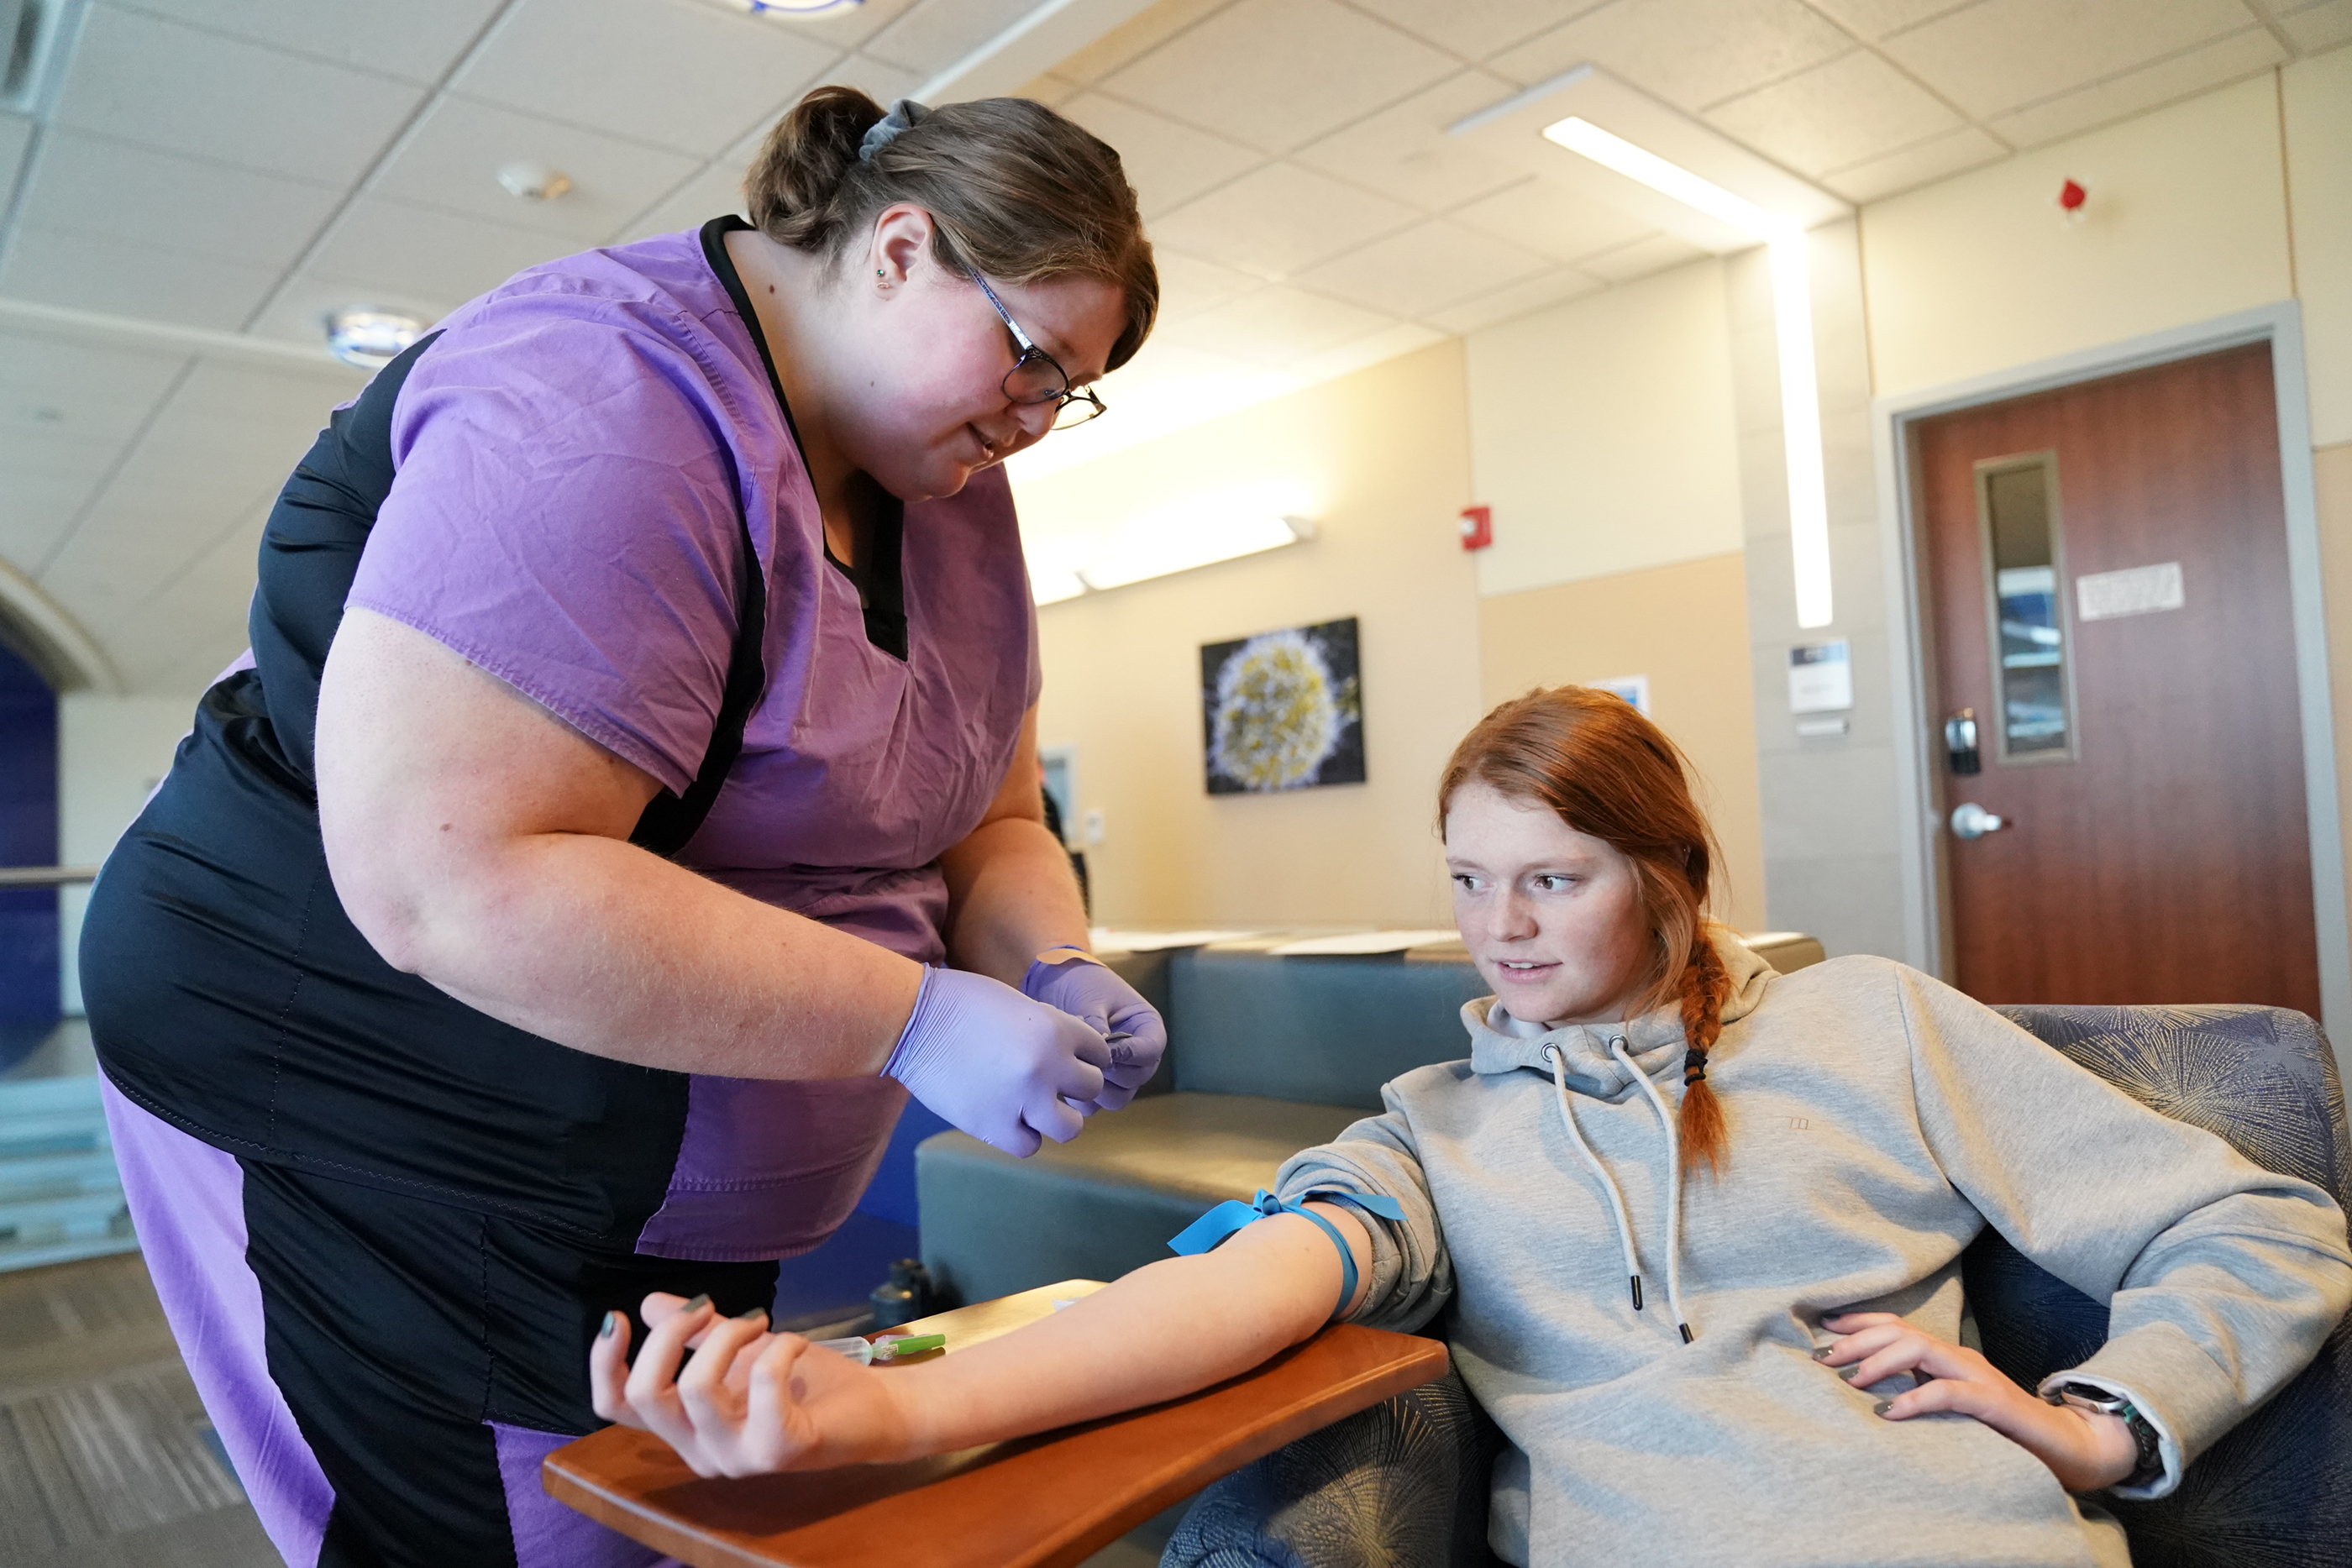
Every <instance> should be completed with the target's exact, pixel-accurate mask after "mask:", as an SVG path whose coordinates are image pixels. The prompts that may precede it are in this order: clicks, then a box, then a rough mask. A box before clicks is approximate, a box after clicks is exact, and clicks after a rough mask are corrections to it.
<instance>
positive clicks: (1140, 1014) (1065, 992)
mask: <svg viewBox="0 0 2352 1568" xmlns="http://www.w3.org/2000/svg"><path fill="white" fill-rule="evenodd" d="M1021 994H1022V995H1023V996H1025V997H1030V998H1034V999H1036V1000H1038V1001H1041V1002H1045V1003H1048V1004H1050V1005H1052V1006H1054V1007H1057V1008H1059V1009H1062V1010H1063V1011H1064V1012H1066V1013H1068V1014H1069V1015H1070V1016H1071V1017H1072V1018H1075V1019H1077V1020H1078V1021H1079V1022H1081V1023H1083V1024H1085V1025H1086V1026H1087V1028H1088V1029H1090V1030H1094V1031H1095V1032H1096V1033H1097V1034H1100V1035H1102V1036H1104V1037H1106V1038H1107V1040H1108V1042H1109V1045H1110V1066H1109V1067H1108V1068H1107V1069H1106V1070H1105V1071H1104V1072H1103V1087H1102V1092H1101V1093H1100V1094H1099V1095H1097V1096H1096V1097H1095V1102H1094V1103H1093V1104H1092V1105H1091V1106H1089V1107H1087V1109H1088V1110H1091V1111H1116V1110H1118V1108H1119V1107H1120V1106H1122V1105H1124V1104H1126V1103H1128V1102H1129V1101H1130V1100H1132V1099H1134V1098H1135V1092H1136V1091H1137V1090H1139V1089H1140V1088H1142V1087H1143V1086H1144V1084H1145V1083H1146V1082H1149V1081H1150V1077H1151V1075H1152V1073H1154V1072H1156V1071H1159V1068H1160V1055H1161V1053H1162V1052H1164V1051H1167V1049H1168V1026H1167V1024H1166V1023H1164V1022H1163V1021H1161V1019H1160V1012H1159V1009H1156V1008H1154V1007H1153V1006H1152V1005H1151V1004H1150V1002H1147V1001H1145V1000H1144V999H1143V998H1142V997H1141V996H1140V995H1139V994H1138V993H1137V991H1136V989H1135V988H1134V987H1133V986H1130V985H1129V984H1128V983H1127V982H1126V981H1125V980H1122V979H1120V978H1119V977H1118V974H1117V973H1115V972H1114V971H1113V970H1111V969H1110V968H1109V967H1108V966H1106V965H1105V964H1104V963H1103V961H1102V960H1101V959H1099V958H1097V957H1096V956H1094V955H1092V954H1091V953H1085V952H1081V951H1080V950H1078V949H1077V948H1076V947H1066V948H1060V947H1057V948H1055V949H1052V950H1051V951H1050V952H1049V953H1048V954H1047V955H1046V956H1042V957H1040V958H1039V959H1038V960H1037V961H1036V962H1035V963H1034V964H1032V965H1030V966H1029V972H1028V973H1027V974H1026V975H1024V976H1023V977H1022V978H1021Z"/></svg>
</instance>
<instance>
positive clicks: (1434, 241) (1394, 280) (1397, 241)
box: [1297, 218, 1553, 318]
mask: <svg viewBox="0 0 2352 1568" xmlns="http://www.w3.org/2000/svg"><path fill="white" fill-rule="evenodd" d="M1552 265H1553V264H1552V262H1551V260H1550V259H1549V257H1547V256H1538V254H1536V253H1535V252H1534V251H1531V250H1527V249H1524V248H1522V247H1520V246H1516V245H1513V244H1511V243H1510V242H1508V241H1507V240H1500V239H1496V237H1494V236H1493V235H1486V234H1479V233H1476V232H1475V231H1473V230H1471V229H1466V228H1464V227H1463V226H1462V225H1459V224H1453V223H1448V222H1446V221H1445V220H1444V219H1443V218H1438V219H1433V220H1432V221H1431V222H1428V223H1425V224H1417V225H1414V226H1413V227H1412V228H1409V229H1407V230H1405V231H1404V232H1403V233H1402V234H1394V235H1389V236H1388V237H1387V238H1386V239H1380V240H1374V241H1373V242H1372V243H1371V244H1370V245H1368V246H1364V247H1363V248H1362V249H1360V250H1353V251H1349V253H1348V254H1347V255H1345V256H1340V257H1339V258H1338V259H1337V260H1335V261H1327V262H1325V263H1324V264H1323V265H1322V266H1320V267H1316V268H1314V269H1313V270H1312V271H1309V272H1306V273H1302V274H1300V275H1299V277H1298V279H1297V281H1298V283H1299V285H1300V286H1301V287H1307V288H1312V289H1314V290H1316V291H1317V292H1318V293H1321V294H1331V295H1336V296H1338V297H1339V298H1342V299H1347V300H1351V301H1353V302H1354V303H1356V304H1358V305H1363V306H1368V307H1370V308H1372V309H1374V310H1381V311H1385V312H1386V313H1387V314H1389V315H1391V316H1403V317H1409V318H1420V317H1425V316H1427V315H1428V314H1429V313H1430V312H1431V311H1433V310H1435V309H1437V308H1439V307H1440V306H1444V305H1450V304H1452V303H1454V301H1455V300H1458V299H1464V298H1469V297H1470V296H1472V295H1476V294H1486V293H1490V292H1492V291H1493V290H1495V289H1496V288H1500V287H1503V286H1504V285H1506V284H1510V283H1517V282H1519V281H1521V280H1523V279H1525V278H1528V277H1534V276H1535V275H1536V274H1537V273H1539V272H1545V271H1549V269H1550V268H1551V267H1552Z"/></svg>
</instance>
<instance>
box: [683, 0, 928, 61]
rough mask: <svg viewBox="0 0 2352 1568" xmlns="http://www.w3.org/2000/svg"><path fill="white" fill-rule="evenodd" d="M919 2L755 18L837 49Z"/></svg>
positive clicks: (887, 0)
mask: <svg viewBox="0 0 2352 1568" xmlns="http://www.w3.org/2000/svg"><path fill="white" fill-rule="evenodd" d="M693 3H694V4H696V5H707V4H709V0H693ZM933 3H934V4H937V3H939V0H933ZM950 3H952V0H950ZM918 4H919V0H862V3H861V4H860V5H857V6H856V8H855V9H853V10H848V11H835V12H831V13H828V14H827V15H825V16H786V15H782V14H781V13H776V12H771V13H769V14H768V15H767V16H762V17H759V18H757V19H758V20H760V21H761V22H764V23H765V24H766V25H767V26H771V27H778V28H782V30H783V31H785V32H787V33H795V34H798V35H800V36H801V37H806V38H813V39H814V40H815V41H817V42H818V43H821V44H831V45H832V46H833V47H835V48H837V49H854V48H856V47H858V46H859V45H860V44H863V43H864V42H865V41H866V39H868V38H870V37H873V36H874V35H875V34H877V33H878V32H880V31H881V30H882V29H883V28H885V27H887V26H889V25H890V24H891V23H893V22H895V21H897V20H898V18H899V17H901V16H905V15H906V14H907V13H908V11H910V10H912V9H914V7H915V6H916V5H918Z"/></svg>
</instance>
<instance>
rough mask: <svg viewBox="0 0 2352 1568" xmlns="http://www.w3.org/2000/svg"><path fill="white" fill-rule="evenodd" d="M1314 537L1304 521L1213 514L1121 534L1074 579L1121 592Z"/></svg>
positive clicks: (1091, 585)
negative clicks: (1131, 585)
mask: <svg viewBox="0 0 2352 1568" xmlns="http://www.w3.org/2000/svg"><path fill="white" fill-rule="evenodd" d="M1314 537H1315V525H1314V524H1312V523H1310V522H1308V521H1307V519H1306V518H1304V517H1268V516H1263V515H1252V514H1249V513H1246V512H1244V513H1213V514H1210V515H1207V516H1202V517H1188V518H1186V519H1184V520H1183V521H1181V522H1171V523H1167V524H1163V525H1162V526H1160V527H1158V528H1152V529H1150V530H1148V531H1147V530H1143V529H1129V530H1125V531H1123V532H1122V534H1121V535H1120V537H1119V538H1118V542H1117V543H1116V544H1114V545H1113V546H1112V548H1111V549H1110V550H1109V551H1108V553H1106V554H1104V555H1101V556H1097V558H1095V559H1094V560H1093V561H1091V562H1090V563H1088V564H1087V565H1086V566H1083V567H1080V568H1079V569H1078V573H1077V575H1078V576H1079V578H1080V579H1082V580H1084V581H1085V583H1086V585H1087V587H1088V588H1091V589H1095V590H1097V591H1100V590H1102V589H1106V588H1124V587H1126V586H1127V585H1128V584H1129V583H1130V582H1141V581H1142V580H1144V579H1146V578H1150V577H1166V576H1167V575H1168V574H1169V573H1171V572H1177V571H1190V570H1192V569H1193V568H1194V567H1196V566H1212V565H1214V564H1215V563H1216V562H1218V561H1221V560H1236V559H1240V558H1241V557H1243V556H1245V555H1256V554H1258V553H1260V552H1261V551H1264V550H1270V549H1281V548H1282V547H1283V546H1285V545H1292V544H1297V542H1298V541H1299V540H1301V539H1311V538H1314Z"/></svg>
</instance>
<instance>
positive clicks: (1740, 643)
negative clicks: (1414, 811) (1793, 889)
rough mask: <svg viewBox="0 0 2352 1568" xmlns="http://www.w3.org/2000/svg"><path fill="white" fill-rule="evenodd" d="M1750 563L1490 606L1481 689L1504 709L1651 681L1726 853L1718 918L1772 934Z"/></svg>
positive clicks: (1584, 584) (1484, 608)
mask: <svg viewBox="0 0 2352 1568" xmlns="http://www.w3.org/2000/svg"><path fill="white" fill-rule="evenodd" d="M1745 559H1746V558H1745V557H1744V556H1742V555H1740V554H1739V553H1738V552H1734V553H1732V554H1730V555H1717V556H1709V557H1707V558H1706V559H1702V560H1690V561H1678V562H1676V563H1675V564H1673V565H1671V566H1658V567H1651V568H1648V569H1647V570H1642V571H1628V572H1621V573H1619V574H1618V575H1616V576H1614V577H1596V578H1586V579H1584V580H1581V581H1578V582H1565V583H1560V584H1558V585H1557V586H1554V587H1550V588H1536V589H1529V590H1528V591H1526V592H1524V593H1506V594H1498V595H1496V597H1494V598H1491V599H1485V600H1481V601H1479V604H1478V643H1479V648H1480V653H1481V657H1480V661H1479V687H1480V690H1481V692H1482V693H1483V694H1484V702H1485V705H1486V706H1488V707H1492V706H1494V705H1495V704H1496V703H1498V702H1501V701H1503V700H1504V699H1505V698H1507V697H1513V696H1517V695H1518V694H1519V693H1521V692H1524V691H1526V690H1527V689H1528V687H1530V686H1539V685H1561V684H1563V683H1569V682H1574V683H1582V682H1587V681H1597V680H1608V679H1611V678H1612V677H1615V676H1619V675H1647V676H1649V677H1650V714H1651V716H1652V717H1654V718H1655V719H1656V720H1657V721H1658V726H1659V727H1660V728H1662V729H1664V731H1665V732H1666V733H1667V734H1668V735H1670V736H1672V737H1674V738H1675V744H1676V745H1678V746H1680V747H1682V748H1683V750H1684V751H1685V752H1686V753H1688V754H1689V757H1690V759H1691V762H1692V764H1693V765H1694V766H1695V767H1696V768H1697V770H1698V774H1699V780H1700V803H1701V805H1702V806H1703V807H1704V808H1705V809H1706V813H1707V817H1708V819H1709V820H1710V821H1712V822H1713V823H1714V824H1715V831H1716V836H1717V838H1718V839H1720V840H1721V841H1722V842H1723V858H1724V871H1725V873H1726V883H1727V886H1726V887H1725V888H1724V890H1723V891H1722V892H1719V893H1718V894H1717V900H1718V912H1719V913H1720V915H1721V916H1722V918H1724V919H1726V920H1727V921H1729V923H1730V924H1732V925H1736V926H1738V928H1739V929H1741V930H1743V931H1760V930H1762V929H1764V925H1765V915H1764V826H1763V813H1762V808H1761V806H1760V805H1759V800H1758V793H1757V780H1756V717H1755V710H1754V707H1753V704H1752V697H1751V692H1750V685H1749V680H1748V589H1747V579H1746V570H1745V565H1744V563H1745ZM1726 893H1727V894H1728V898H1727V900H1726V899H1725V897H1724V894H1726Z"/></svg>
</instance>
